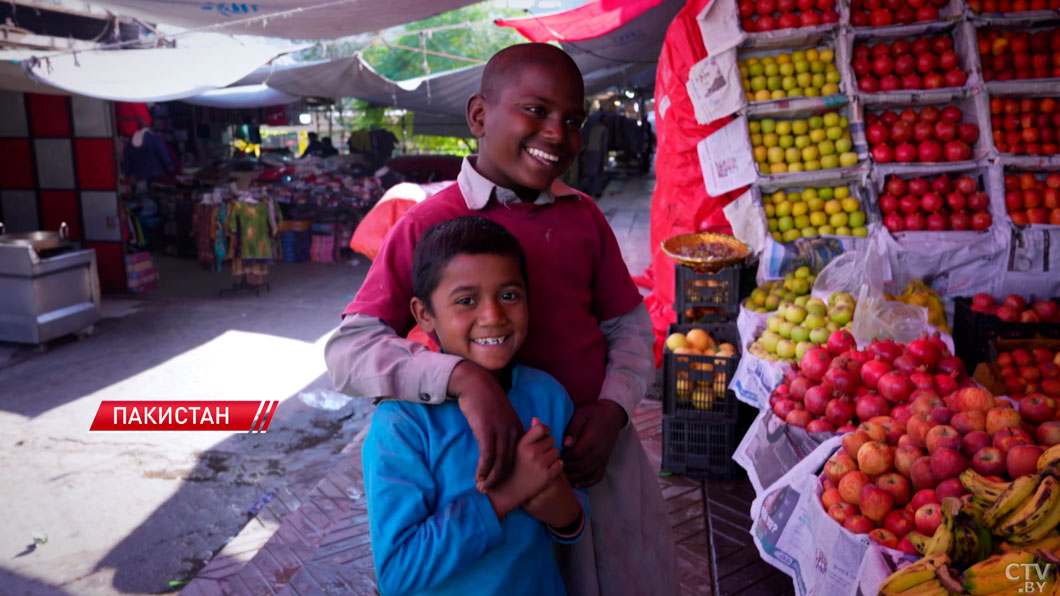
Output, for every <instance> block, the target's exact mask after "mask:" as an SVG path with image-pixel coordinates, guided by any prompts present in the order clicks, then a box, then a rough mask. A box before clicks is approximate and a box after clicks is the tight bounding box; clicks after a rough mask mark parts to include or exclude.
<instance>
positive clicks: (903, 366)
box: [891, 351, 924, 373]
mask: <svg viewBox="0 0 1060 596" xmlns="http://www.w3.org/2000/svg"><path fill="white" fill-rule="evenodd" d="M891 364H893V365H894V367H895V368H897V369H898V370H900V371H903V372H907V373H912V372H915V371H916V370H917V369H919V368H920V367H922V366H924V363H923V362H921V361H920V360H919V359H918V358H917V357H916V356H914V355H912V354H910V353H909V352H908V351H905V352H902V354H901V355H900V356H898V357H897V358H895V359H894V362H892V363H891Z"/></svg>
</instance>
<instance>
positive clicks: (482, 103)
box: [467, 93, 486, 139]
mask: <svg viewBox="0 0 1060 596" xmlns="http://www.w3.org/2000/svg"><path fill="white" fill-rule="evenodd" d="M467 125H468V127H469V128H471V135H472V136H474V137H475V138H476V139H481V138H482V137H483V136H485V132H484V131H485V129H486V98H485V97H483V96H482V94H481V93H476V94H474V95H472V96H471V97H469V98H468V100H467Z"/></svg>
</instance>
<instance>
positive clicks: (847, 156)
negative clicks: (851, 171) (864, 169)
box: [839, 151, 858, 168]
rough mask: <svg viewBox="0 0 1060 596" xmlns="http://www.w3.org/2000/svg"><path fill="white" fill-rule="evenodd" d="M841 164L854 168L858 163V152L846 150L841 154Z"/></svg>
mask: <svg viewBox="0 0 1060 596" xmlns="http://www.w3.org/2000/svg"><path fill="white" fill-rule="evenodd" d="M839 165H841V166H843V167H844V168H852V167H854V166H856V165H858V154H857V153H854V152H853V151H844V152H843V153H841V154H840V155H839Z"/></svg>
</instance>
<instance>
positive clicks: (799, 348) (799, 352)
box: [795, 341, 813, 360]
mask: <svg viewBox="0 0 1060 596" xmlns="http://www.w3.org/2000/svg"><path fill="white" fill-rule="evenodd" d="M812 347H813V344H812V343H810V342H808V341H800V342H799V343H797V344H795V359H796V360H802V357H803V356H804V355H805V354H806V352H807V351H808V350H809V349H810V348H812Z"/></svg>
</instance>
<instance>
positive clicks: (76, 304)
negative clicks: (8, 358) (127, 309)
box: [0, 242, 100, 344]
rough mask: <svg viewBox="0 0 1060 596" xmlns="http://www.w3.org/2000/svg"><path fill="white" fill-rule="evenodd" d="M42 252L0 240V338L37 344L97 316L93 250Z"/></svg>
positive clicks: (82, 327) (83, 325)
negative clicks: (42, 255)
mask: <svg viewBox="0 0 1060 596" xmlns="http://www.w3.org/2000/svg"><path fill="white" fill-rule="evenodd" d="M43 254H44V255H46V256H44V257H41V256H40V255H39V254H38V252H37V251H36V250H34V248H33V247H32V246H28V245H25V244H17V243H16V244H8V243H4V242H0V341H10V342H18V343H29V344H41V343H44V342H46V341H48V340H50V339H53V338H56V337H60V336H63V335H67V334H70V333H77V332H79V331H83V330H86V329H89V328H90V327H91V326H92V325H93V324H95V322H96V321H98V320H99V318H100V296H99V275H98V274H97V273H96V253H95V251H93V250H74V249H70V250H66V251H65V252H58V253H57V254H54V255H53V256H47V255H48V254H49V253H48V252H44V253H43Z"/></svg>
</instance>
